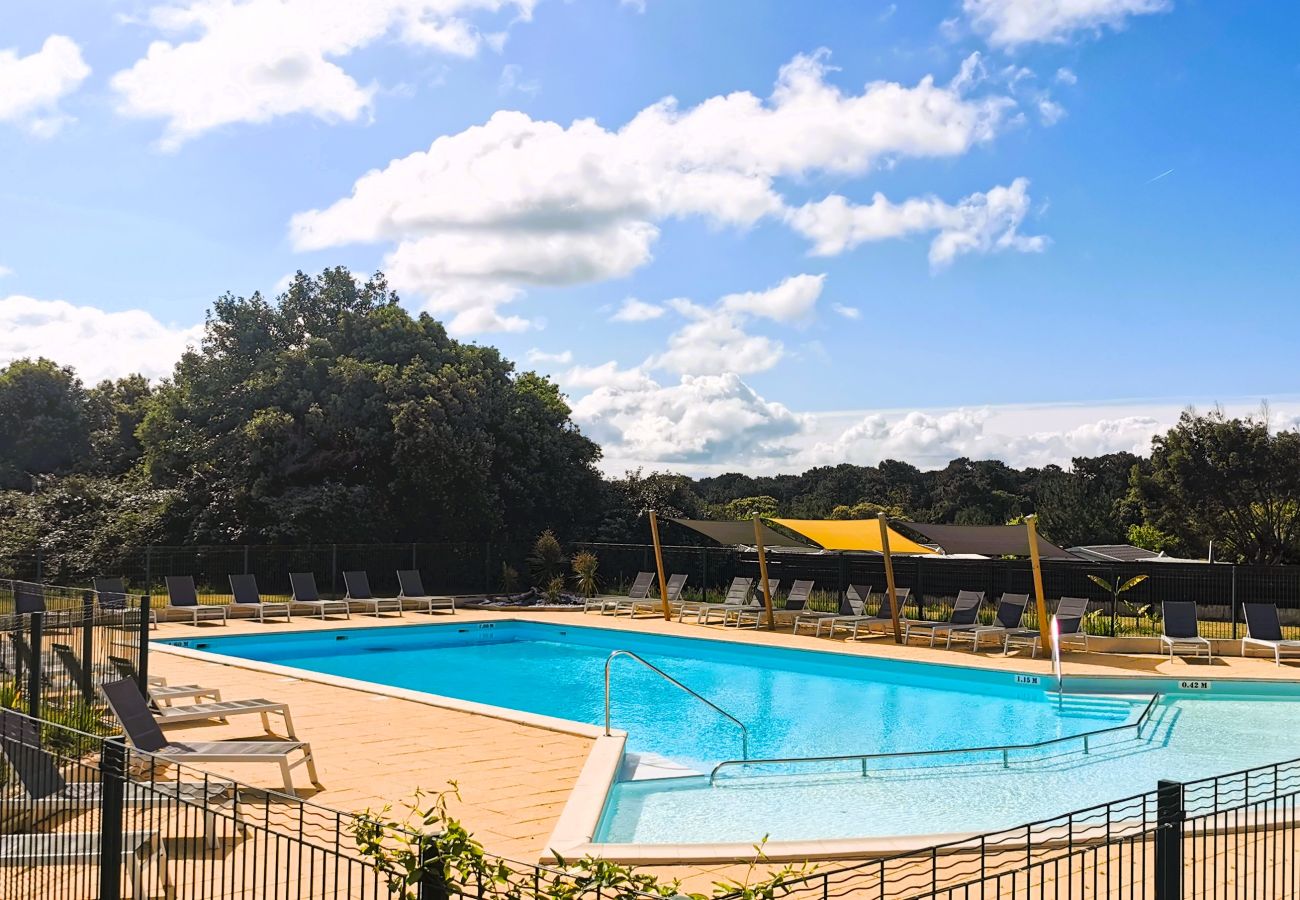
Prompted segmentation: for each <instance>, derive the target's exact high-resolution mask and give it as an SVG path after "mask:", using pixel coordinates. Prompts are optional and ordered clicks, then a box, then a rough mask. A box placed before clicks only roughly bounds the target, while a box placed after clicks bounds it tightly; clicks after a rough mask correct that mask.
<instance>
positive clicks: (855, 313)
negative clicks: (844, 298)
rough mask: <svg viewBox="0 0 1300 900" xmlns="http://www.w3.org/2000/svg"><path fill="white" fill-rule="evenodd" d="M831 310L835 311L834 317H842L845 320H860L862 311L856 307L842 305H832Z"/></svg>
mask: <svg viewBox="0 0 1300 900" xmlns="http://www.w3.org/2000/svg"><path fill="white" fill-rule="evenodd" d="M831 309H833V310H834V311H835V314H836V315H839V316H843V317H844V318H846V319H861V318H862V310H860V309H858V308H857V307H856V306H845V305H844V304H843V303H832V304H831Z"/></svg>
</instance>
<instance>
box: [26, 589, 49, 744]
mask: <svg viewBox="0 0 1300 900" xmlns="http://www.w3.org/2000/svg"><path fill="white" fill-rule="evenodd" d="M31 621H32V631H31V637H30V638H29V639H28V644H27V646H29V647H30V648H31V650H32V652H31V657H32V659H31V663H32V664H31V668H29V669H28V670H27V714H28V715H29V716H31V717H32V718H33V719H39V718H40V717H41V674H42V673H41V669H43V668H44V667H45V657H44V655H43V654H42V653H41V646H42V643H43V639H44V630H45V613H43V612H34V613H32V614H31Z"/></svg>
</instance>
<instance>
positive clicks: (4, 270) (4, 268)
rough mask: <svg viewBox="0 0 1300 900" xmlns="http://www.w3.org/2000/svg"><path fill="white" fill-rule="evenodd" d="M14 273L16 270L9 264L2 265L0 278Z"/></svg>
mask: <svg viewBox="0 0 1300 900" xmlns="http://www.w3.org/2000/svg"><path fill="white" fill-rule="evenodd" d="M13 273H14V270H13V269H11V268H9V267H8V266H0V278H8V277H9V276H10V275H12V274H13Z"/></svg>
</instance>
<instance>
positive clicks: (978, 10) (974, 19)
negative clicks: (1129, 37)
mask: <svg viewBox="0 0 1300 900" xmlns="http://www.w3.org/2000/svg"><path fill="white" fill-rule="evenodd" d="M1171 8H1173V3H1172V2H1170V0H962V11H963V12H965V13H966V17H967V19H969V20H970V23H971V26H972V27H973V28H974V29H975V30H976V31H978V32H980V33H981V34H984V35H986V36H987V37H988V40H989V43H991V44H993V45H994V46H996V47H1016V46H1019V45H1021V44H1029V43H1063V42H1065V41H1067V40H1068V39H1069V38H1071V37H1072V36H1073V35H1074V34H1076V33H1077V32H1080V31H1087V32H1093V33H1097V32H1100V31H1101V30H1102V29H1103V28H1107V27H1108V28H1112V29H1115V30H1119V29H1121V28H1123V27H1124V25H1125V24H1126V22H1127V20H1128V19H1129V17H1130V16H1141V15H1149V14H1151V13H1158V12H1165V11H1166V10H1169V9H1171Z"/></svg>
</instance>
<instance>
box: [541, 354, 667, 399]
mask: <svg viewBox="0 0 1300 900" xmlns="http://www.w3.org/2000/svg"><path fill="white" fill-rule="evenodd" d="M559 380H560V383H561V384H563V385H564V386H565V387H566V388H569V389H570V390H593V389H597V388H615V389H618V390H622V391H630V390H641V389H645V388H648V387H657V385H656V384H655V382H654V381H652V380H651V378H650V376H649V375H647V374H646V373H645V370H644V369H642V368H640V367H639V366H638V367H633V368H631V369H624V368H622V367H621V366H619V364H618V363H616V362H614V361H613V360H610V361H609V362H607V363H602V364H601V365H599V366H574V367H573V368H572V369H570V370H569V371H567V372H565V373H564V374H563V375H561V376H560V379H559Z"/></svg>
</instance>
